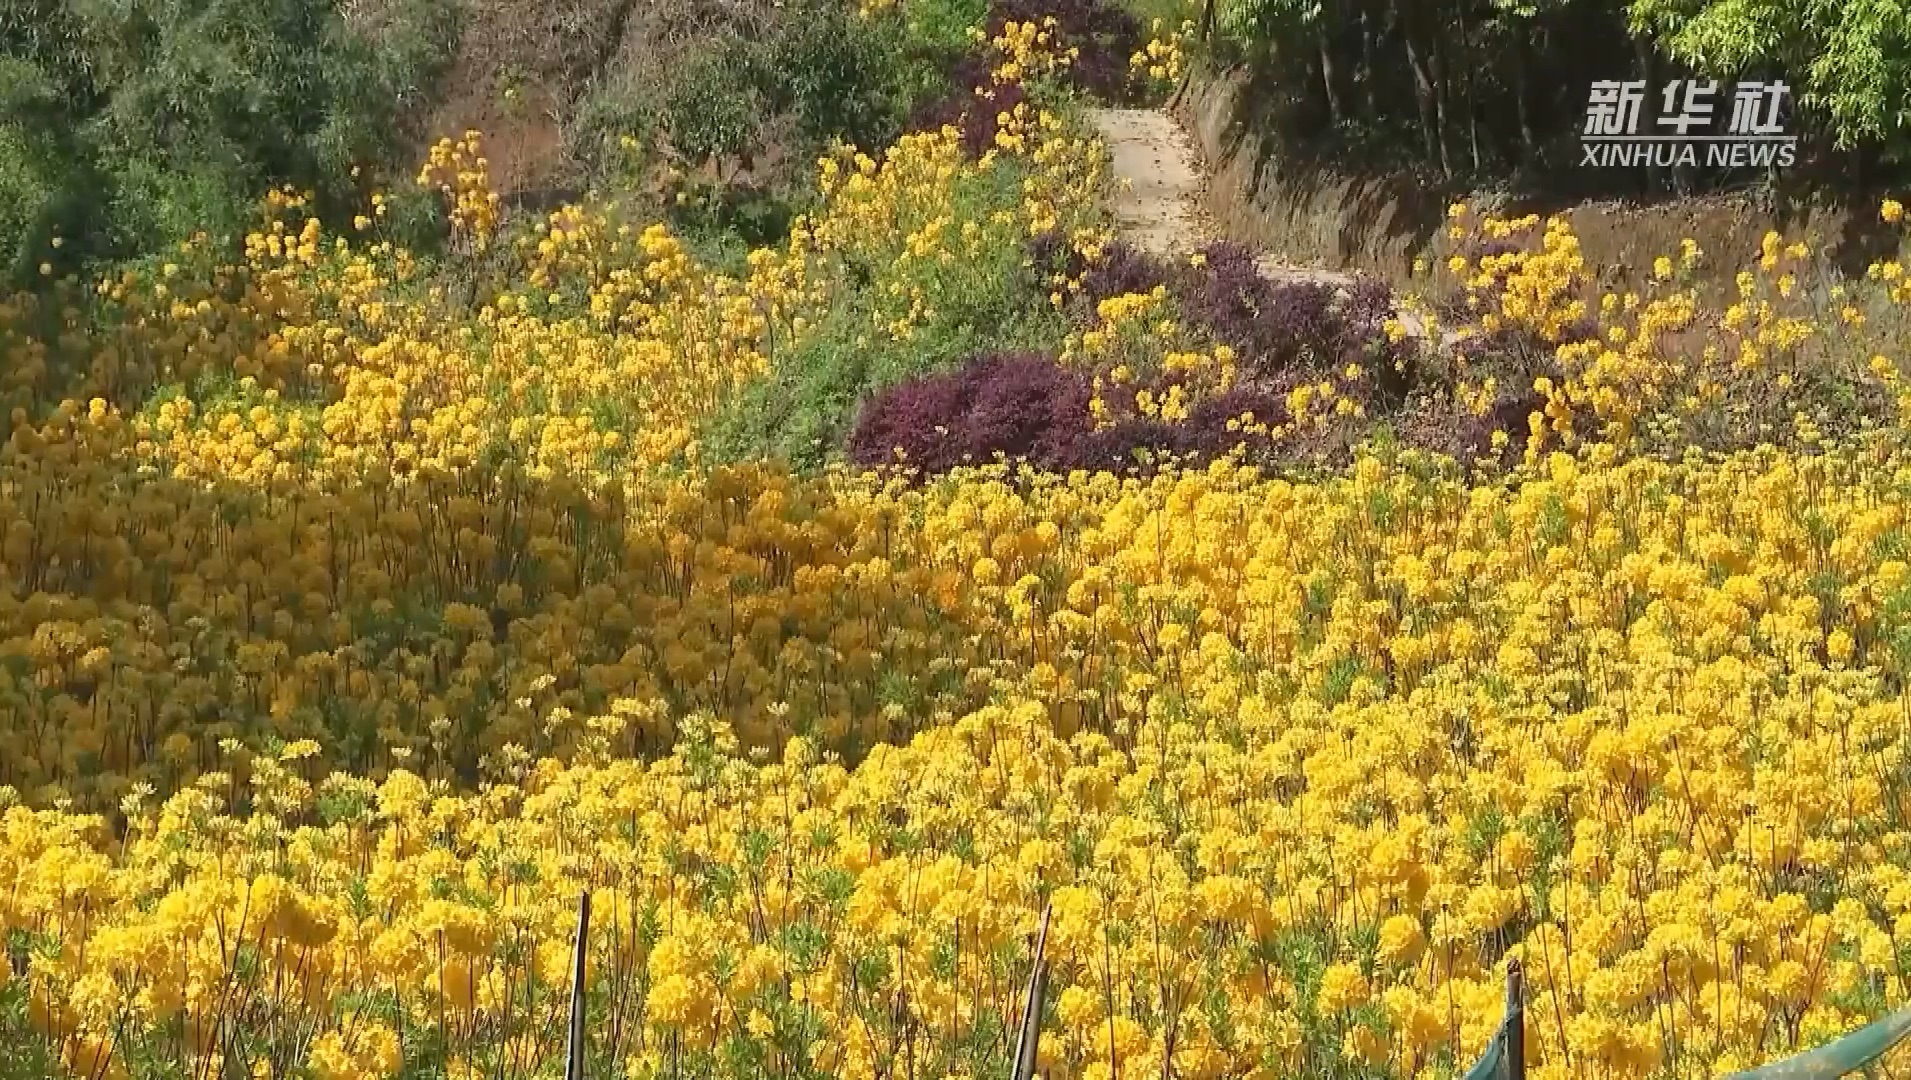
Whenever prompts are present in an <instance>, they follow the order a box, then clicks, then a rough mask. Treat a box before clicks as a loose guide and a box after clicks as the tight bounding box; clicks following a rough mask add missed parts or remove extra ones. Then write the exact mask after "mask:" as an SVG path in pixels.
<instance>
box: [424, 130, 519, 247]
mask: <svg viewBox="0 0 1911 1080" xmlns="http://www.w3.org/2000/svg"><path fill="white" fill-rule="evenodd" d="M418 186H419V187H421V188H428V189H433V190H436V191H438V192H440V193H442V194H443V195H444V197H445V199H446V201H447V202H449V203H450V204H451V205H450V210H451V227H452V235H453V237H454V238H456V239H457V240H459V241H461V242H463V243H465V244H468V245H470V247H471V248H472V249H473V250H475V251H483V250H484V249H485V248H486V247H487V246H489V244H490V243H491V237H492V235H493V234H494V233H495V232H496V231H497V228H498V209H499V199H498V194H497V192H495V191H492V190H491V166H490V163H489V162H488V161H486V160H485V157H484V137H483V136H482V135H481V134H480V133H478V132H476V131H467V132H465V133H464V137H463V138H461V139H457V140H453V139H451V138H450V137H449V136H447V137H446V138H443V139H440V140H438V142H437V143H436V144H434V145H433V146H432V148H431V152H430V155H429V156H428V157H427V158H426V159H425V166H424V168H422V169H420V170H419V172H418Z"/></svg>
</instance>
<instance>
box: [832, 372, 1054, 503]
mask: <svg viewBox="0 0 1911 1080" xmlns="http://www.w3.org/2000/svg"><path fill="white" fill-rule="evenodd" d="M1089 395H1090V387H1089V384H1088V382H1087V381H1086V380H1084V379H1083V378H1082V377H1081V376H1080V375H1079V374H1077V373H1076V372H1073V371H1070V370H1068V369H1067V368H1064V367H1062V366H1061V365H1060V364H1058V363H1056V362H1055V360H1054V359H1053V358H1051V357H1047V356H1043V355H1041V354H1037V353H996V354H989V355H985V356H980V357H977V358H975V359H973V360H970V361H969V362H968V363H966V364H964V365H963V366H962V367H961V368H959V369H957V370H955V371H952V372H948V373H946V374H940V375H930V376H926V377H924V378H921V379H917V380H914V381H912V382H907V383H902V384H900V385H897V386H893V387H890V388H889V389H887V390H883V391H881V392H879V393H877V394H875V395H874V396H872V397H871V398H870V399H869V400H868V401H867V402H865V403H864V405H863V409H862V412H861V414H860V415H859V416H858V417H857V420H856V426H855V429H854V430H853V431H852V432H851V433H850V437H849V446H848V450H849V456H850V459H851V460H853V461H855V462H856V463H858V464H861V465H871V466H874V465H889V464H894V463H896V450H897V449H901V450H902V452H903V462H904V464H907V465H910V466H913V467H915V468H918V469H921V470H922V471H923V472H924V473H925V474H935V473H941V472H947V471H948V470H950V469H953V468H955V467H956V466H958V465H962V464H965V463H971V464H985V463H987V462H989V461H990V460H992V459H993V458H994V456H995V455H996V454H997V453H1001V454H1003V455H1004V456H1006V457H1008V458H1010V459H1024V460H1028V461H1031V462H1033V463H1035V464H1037V465H1042V466H1045V467H1050V468H1053V467H1057V465H1058V464H1059V463H1060V462H1062V461H1063V460H1065V457H1066V450H1067V448H1068V447H1070V446H1073V445H1074V444H1076V443H1078V442H1079V441H1080V440H1081V439H1082V437H1083V436H1085V435H1086V434H1087V433H1088V428H1089V413H1088V401H1089Z"/></svg>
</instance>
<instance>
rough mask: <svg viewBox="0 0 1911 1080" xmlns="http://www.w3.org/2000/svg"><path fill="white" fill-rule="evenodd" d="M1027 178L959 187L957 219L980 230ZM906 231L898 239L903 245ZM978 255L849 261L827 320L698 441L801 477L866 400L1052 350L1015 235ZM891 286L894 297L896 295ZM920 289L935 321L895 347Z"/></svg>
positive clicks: (997, 176)
mask: <svg viewBox="0 0 1911 1080" xmlns="http://www.w3.org/2000/svg"><path fill="white" fill-rule="evenodd" d="M1022 175H1023V174H1022V172H1021V170H1020V169H1019V168H1017V167H1016V166H1015V165H1014V163H1013V162H1010V161H1002V162H998V163H997V164H996V166H995V167H993V168H992V169H990V170H989V171H987V172H985V173H983V174H981V175H980V176H977V177H974V178H969V179H965V180H963V181H959V182H958V184H957V186H956V189H955V199H956V200H957V205H958V206H960V207H961V209H960V210H959V211H958V212H957V213H956V215H955V216H956V217H957V219H958V220H965V221H986V220H989V218H990V215H991V214H992V213H993V212H994V211H995V210H998V209H1007V208H1010V207H1013V206H1015V205H1016V201H1017V199H1018V197H1019V193H1020V190H1021V178H1022ZM907 231H908V230H906V229H903V230H897V234H898V235H897V236H896V237H890V238H887V239H888V240H891V241H898V242H899V240H900V237H901V235H902V234H904V233H906V232H907ZM989 235H990V242H989V243H988V244H987V245H986V246H985V247H984V248H983V249H982V251H981V252H980V253H979V255H978V256H976V257H974V258H964V259H954V260H951V261H949V262H941V261H939V260H913V261H904V260H900V259H898V258H897V257H896V256H897V255H899V254H900V251H899V249H898V250H894V251H892V250H889V249H887V248H883V247H880V246H878V245H872V246H871V247H869V248H867V249H863V250H858V251H855V252H852V253H850V258H849V259H847V260H846V263H845V265H844V266H843V267H842V268H841V270H840V277H839V282H840V287H839V292H838V294H837V296H836V297H835V299H834V302H833V303H832V304H831V305H830V308H829V313H828V315H827V316H825V318H824V320H823V322H822V324H821V325H820V326H817V327H815V328H814V329H812V330H811V331H810V332H809V333H808V334H807V335H806V336H805V338H804V339H803V340H802V341H801V342H800V343H798V344H796V345H795V346H794V347H790V348H785V349H783V350H781V351H778V352H776V353H774V354H773V355H772V356H771V357H770V360H771V366H772V369H773V370H772V372H771V374H770V376H769V377H767V378H766V379H764V380H762V381H760V382H758V383H755V384H752V385H750V386H747V387H745V388H743V389H742V390H741V391H739V392H738V394H737V395H736V396H735V397H734V398H733V400H731V401H730V402H728V403H726V405H725V407H724V408H723V409H722V410H720V411H719V413H718V415H717V417H716V419H715V420H714V421H713V422H712V424H711V425H710V427H709V429H708V430H707V431H706V432H705V434H704V440H703V442H704V448H705V452H706V454H708V455H709V456H711V457H713V458H715V459H716V460H719V461H739V460H744V459H747V458H752V457H775V458H780V459H782V460H784V461H787V462H789V463H790V464H792V465H794V466H796V467H798V468H803V469H814V468H817V467H819V466H821V465H823V464H825V463H826V462H828V461H830V460H834V459H836V458H838V457H839V456H840V454H841V451H842V447H843V443H844V440H845V438H846V437H847V435H848V433H849V430H850V427H851V425H852V424H853V423H854V421H855V415H856V409H857V407H858V404H859V403H860V402H862V401H863V400H864V399H865V398H867V397H868V396H869V395H870V394H871V393H873V392H875V391H877V390H881V389H883V388H885V387H888V386H891V385H894V384H896V383H899V382H902V381H904V380H907V379H912V378H915V377H917V376H920V375H923V374H925V373H929V372H935V371H944V370H948V369H950V368H953V367H955V366H956V365H958V364H960V363H961V362H962V361H963V360H965V359H967V358H969V357H971V356H973V355H975V354H977V353H982V352H1008V351H1017V350H1027V349H1053V348H1056V347H1058V346H1059V345H1060V343H1061V341H1062V338H1063V337H1064V335H1065V334H1066V333H1067V329H1066V326H1065V325H1064V323H1063V320H1062V316H1061V315H1060V314H1059V313H1058V312H1056V311H1055V310H1054V308H1053V307H1052V306H1051V305H1050V304H1049V302H1048V289H1047V287H1046V286H1045V285H1044V283H1043V281H1042V278H1041V276H1040V274H1039V272H1038V270H1037V269H1036V268H1035V267H1034V266H1032V265H1031V264H1030V260H1029V258H1028V255H1027V252H1026V249H1025V247H1024V245H1023V243H1022V239H1023V237H1022V234H1021V233H1020V231H1019V230H1013V229H1011V230H1002V231H1000V232H994V233H991V234H989ZM892 285H899V286H901V288H900V289H899V290H897V291H892V290H891V286H892ZM916 289H920V290H921V295H922V296H923V297H924V300H925V303H926V305H927V308H928V309H929V311H930V312H931V314H930V315H929V316H928V317H927V318H925V319H923V320H921V321H920V322H918V323H916V324H915V325H914V327H913V330H912V332H911V333H910V334H909V336H907V337H906V338H903V339H901V340H897V339H896V338H894V337H893V336H891V335H890V334H889V333H888V332H887V327H888V326H889V325H891V324H892V323H894V322H896V321H898V320H900V319H902V318H903V317H904V316H905V315H906V314H907V311H908V306H909V305H908V303H907V302H906V301H904V300H900V299H898V297H911V296H913V295H915V290H916Z"/></svg>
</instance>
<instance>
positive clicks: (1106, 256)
mask: <svg viewBox="0 0 1911 1080" xmlns="http://www.w3.org/2000/svg"><path fill="white" fill-rule="evenodd" d="M1029 256H1030V258H1031V259H1032V260H1033V261H1034V262H1035V265H1036V267H1037V268H1039V269H1040V270H1041V271H1042V272H1043V273H1045V274H1048V275H1052V276H1058V277H1064V278H1067V279H1069V280H1071V281H1079V282H1080V283H1081V286H1082V292H1081V299H1082V300H1083V301H1084V302H1085V303H1086V304H1087V306H1088V308H1089V310H1091V311H1092V310H1093V309H1094V308H1095V305H1097V304H1100V303H1101V302H1102V301H1103V300H1106V299H1108V298H1109V297H1111V296H1122V295H1125V294H1128V293H1145V292H1150V291H1152V290H1153V289H1154V288H1155V287H1156V286H1158V285H1166V284H1167V283H1168V281H1169V280H1170V279H1171V278H1172V277H1173V276H1174V274H1173V271H1172V269H1171V268H1170V267H1169V265H1168V263H1167V262H1165V261H1163V260H1162V259H1161V258H1159V257H1157V256H1155V255H1152V254H1149V253H1148V252H1145V251H1142V250H1141V249H1140V248H1137V247H1135V246H1134V245H1132V244H1130V243H1128V242H1127V241H1125V240H1115V241H1112V242H1110V243H1109V244H1108V245H1107V246H1106V247H1104V248H1103V249H1102V251H1101V257H1100V258H1098V259H1096V260H1095V261H1094V262H1093V263H1090V262H1089V261H1088V260H1087V259H1084V258H1083V257H1082V254H1081V252H1079V251H1077V250H1075V248H1074V246H1073V245H1071V244H1070V243H1069V242H1068V241H1067V240H1066V239H1064V238H1063V237H1061V236H1059V235H1057V234H1055V233H1044V234H1043V235H1041V236H1039V237H1036V238H1035V239H1034V240H1032V241H1030V243H1029Z"/></svg>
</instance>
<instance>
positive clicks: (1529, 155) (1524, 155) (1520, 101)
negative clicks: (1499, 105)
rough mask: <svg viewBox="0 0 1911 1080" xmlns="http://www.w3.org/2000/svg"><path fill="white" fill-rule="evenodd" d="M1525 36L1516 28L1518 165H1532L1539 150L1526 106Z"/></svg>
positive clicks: (1514, 77) (1514, 92)
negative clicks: (1518, 129) (1518, 128)
mask: <svg viewBox="0 0 1911 1080" xmlns="http://www.w3.org/2000/svg"><path fill="white" fill-rule="evenodd" d="M1527 48H1528V44H1527V40H1526V35H1525V34H1523V33H1520V32H1519V31H1518V29H1517V28H1516V29H1515V30H1514V33H1513V111H1514V112H1515V113H1516V114H1517V115H1518V117H1519V127H1520V163H1521V164H1523V165H1528V166H1530V165H1532V163H1533V158H1534V157H1535V156H1536V154H1537V151H1538V148H1539V140H1538V139H1537V138H1535V137H1534V135H1533V114H1532V111H1531V109H1530V108H1529V107H1528V106H1527V104H1526V93H1527V90H1526V62H1527V61H1526V50H1527Z"/></svg>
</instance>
